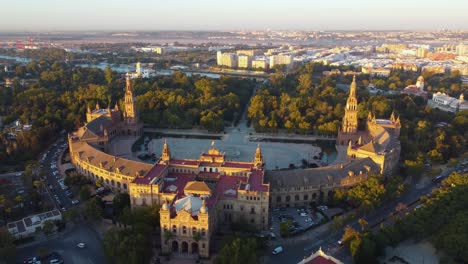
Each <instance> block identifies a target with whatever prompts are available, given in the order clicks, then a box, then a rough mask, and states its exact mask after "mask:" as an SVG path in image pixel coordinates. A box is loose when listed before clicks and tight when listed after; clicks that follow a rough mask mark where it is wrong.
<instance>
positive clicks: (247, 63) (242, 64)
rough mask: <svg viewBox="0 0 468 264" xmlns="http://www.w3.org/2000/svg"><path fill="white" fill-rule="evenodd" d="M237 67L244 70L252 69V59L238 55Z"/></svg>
mask: <svg viewBox="0 0 468 264" xmlns="http://www.w3.org/2000/svg"><path fill="white" fill-rule="evenodd" d="M238 67H239V68H245V69H249V68H250V67H252V57H251V56H249V55H238Z"/></svg>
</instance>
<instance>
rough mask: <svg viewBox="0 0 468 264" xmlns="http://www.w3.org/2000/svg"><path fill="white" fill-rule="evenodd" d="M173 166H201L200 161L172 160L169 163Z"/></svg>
mask: <svg viewBox="0 0 468 264" xmlns="http://www.w3.org/2000/svg"><path fill="white" fill-rule="evenodd" d="M169 164H171V165H187V166H198V165H199V164H200V161H199V160H189V159H171V160H170V161H169Z"/></svg>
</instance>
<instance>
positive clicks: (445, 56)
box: [427, 52, 457, 60]
mask: <svg viewBox="0 0 468 264" xmlns="http://www.w3.org/2000/svg"><path fill="white" fill-rule="evenodd" d="M455 57H457V55H455V54H454V53H444V52H434V53H429V54H428V55H427V58H429V59H431V60H452V59H455Z"/></svg>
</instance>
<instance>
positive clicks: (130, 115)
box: [124, 75, 139, 124]
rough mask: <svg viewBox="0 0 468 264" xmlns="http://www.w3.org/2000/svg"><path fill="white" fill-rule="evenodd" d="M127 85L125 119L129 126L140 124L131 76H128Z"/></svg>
mask: <svg viewBox="0 0 468 264" xmlns="http://www.w3.org/2000/svg"><path fill="white" fill-rule="evenodd" d="M126 82H127V84H126V86H125V112H124V118H125V122H126V123H127V124H136V123H138V121H139V120H138V111H137V108H136V99H135V96H134V95H133V87H132V83H131V81H130V76H129V75H127V80H126Z"/></svg>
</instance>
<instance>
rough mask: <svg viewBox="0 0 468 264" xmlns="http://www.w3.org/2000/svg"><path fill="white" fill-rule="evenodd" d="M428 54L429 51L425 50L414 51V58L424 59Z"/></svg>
mask: <svg viewBox="0 0 468 264" xmlns="http://www.w3.org/2000/svg"><path fill="white" fill-rule="evenodd" d="M428 54H429V50H428V49H426V48H418V49H416V57H418V58H426V57H427V55H428Z"/></svg>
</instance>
